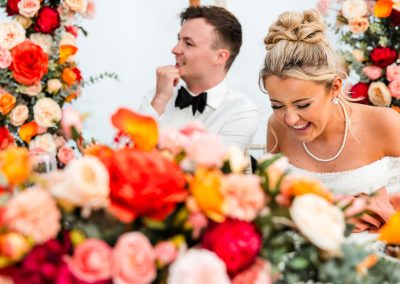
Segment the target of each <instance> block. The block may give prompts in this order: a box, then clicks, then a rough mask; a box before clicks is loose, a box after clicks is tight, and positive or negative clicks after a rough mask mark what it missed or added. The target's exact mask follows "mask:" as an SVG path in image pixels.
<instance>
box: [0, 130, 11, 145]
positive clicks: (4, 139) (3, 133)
mask: <svg viewBox="0 0 400 284" xmlns="http://www.w3.org/2000/svg"><path fill="white" fill-rule="evenodd" d="M13 143H14V138H13V137H12V135H11V133H10V131H8V129H7V128H6V127H0V150H4V149H5V148H7V147H8V146H9V145H11V144H13Z"/></svg>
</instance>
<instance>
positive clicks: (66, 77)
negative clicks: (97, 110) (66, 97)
mask: <svg viewBox="0 0 400 284" xmlns="http://www.w3.org/2000/svg"><path fill="white" fill-rule="evenodd" d="M61 78H62V79H63V81H64V82H65V83H66V84H67V85H68V86H72V85H73V84H75V82H76V80H77V75H76V73H75V72H74V71H73V70H72V69H71V68H64V70H63V72H62V74H61Z"/></svg>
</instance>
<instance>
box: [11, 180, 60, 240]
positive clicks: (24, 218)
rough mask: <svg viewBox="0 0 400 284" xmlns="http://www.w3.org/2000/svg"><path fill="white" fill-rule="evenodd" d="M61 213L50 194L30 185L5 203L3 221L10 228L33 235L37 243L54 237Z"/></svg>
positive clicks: (58, 227)
mask: <svg viewBox="0 0 400 284" xmlns="http://www.w3.org/2000/svg"><path fill="white" fill-rule="evenodd" d="M60 219H61V214H60V211H59V210H58V208H57V205H56V203H55V201H54V199H53V198H52V197H51V196H50V194H49V193H48V192H47V191H45V190H43V189H42V188H39V187H32V188H29V189H28V190H26V191H23V192H21V193H19V194H18V195H15V196H14V197H13V198H12V199H11V200H10V201H9V202H8V204H7V205H6V210H5V213H4V216H3V222H4V223H5V225H6V227H8V228H9V229H10V230H13V231H16V232H19V233H21V234H23V235H25V236H30V237H33V239H34V240H35V241H36V242H37V243H44V242H46V241H47V240H50V239H52V238H54V237H55V236H56V235H57V233H58V231H59V230H60Z"/></svg>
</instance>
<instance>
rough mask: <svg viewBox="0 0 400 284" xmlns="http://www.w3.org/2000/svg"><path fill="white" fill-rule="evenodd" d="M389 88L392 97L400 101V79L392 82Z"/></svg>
mask: <svg viewBox="0 0 400 284" xmlns="http://www.w3.org/2000/svg"><path fill="white" fill-rule="evenodd" d="M388 87H389V91H390V94H391V95H392V97H394V98H396V99H400V79H398V80H394V81H392V82H390V83H389V86H388Z"/></svg>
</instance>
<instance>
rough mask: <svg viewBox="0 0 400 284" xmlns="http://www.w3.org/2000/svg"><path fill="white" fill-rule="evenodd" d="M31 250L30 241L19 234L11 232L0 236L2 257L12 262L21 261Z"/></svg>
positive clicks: (0, 253)
mask: <svg viewBox="0 0 400 284" xmlns="http://www.w3.org/2000/svg"><path fill="white" fill-rule="evenodd" d="M30 248H31V245H30V244H29V242H28V240H27V239H26V238H25V237H24V236H22V235H20V234H18V233H15V232H9V233H6V234H4V235H0V255H1V256H5V257H6V258H8V259H10V260H12V261H18V260H20V259H21V258H22V257H23V256H24V255H25V254H26V253H27V252H28V251H29V250H30ZM0 283H2V282H1V281H0Z"/></svg>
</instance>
